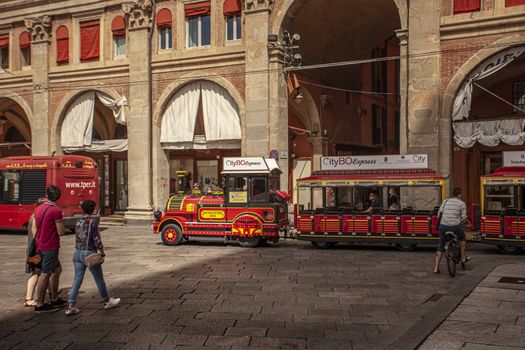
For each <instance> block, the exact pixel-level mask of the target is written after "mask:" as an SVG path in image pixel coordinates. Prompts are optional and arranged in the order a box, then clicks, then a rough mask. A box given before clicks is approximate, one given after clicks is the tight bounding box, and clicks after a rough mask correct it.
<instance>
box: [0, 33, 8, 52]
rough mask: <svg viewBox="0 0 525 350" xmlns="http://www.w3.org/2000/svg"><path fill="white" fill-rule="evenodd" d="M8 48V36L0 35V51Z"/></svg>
mask: <svg viewBox="0 0 525 350" xmlns="http://www.w3.org/2000/svg"><path fill="white" fill-rule="evenodd" d="M6 47H9V34H1V35H0V49H5V48H6Z"/></svg>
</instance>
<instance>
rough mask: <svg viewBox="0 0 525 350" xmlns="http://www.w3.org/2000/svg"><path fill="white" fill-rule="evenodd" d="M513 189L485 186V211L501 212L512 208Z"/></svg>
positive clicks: (510, 187)
mask: <svg viewBox="0 0 525 350" xmlns="http://www.w3.org/2000/svg"><path fill="white" fill-rule="evenodd" d="M514 206H515V205H514V187H512V186H487V187H486V189H485V207H486V209H487V210H496V211H497V210H502V209H505V208H508V207H514Z"/></svg>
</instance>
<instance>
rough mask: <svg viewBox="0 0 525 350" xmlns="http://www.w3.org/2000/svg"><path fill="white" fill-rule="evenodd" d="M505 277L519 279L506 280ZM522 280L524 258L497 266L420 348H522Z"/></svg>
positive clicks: (524, 317) (524, 306)
mask: <svg viewBox="0 0 525 350" xmlns="http://www.w3.org/2000/svg"><path fill="white" fill-rule="evenodd" d="M508 277H510V278H516V279H517V280H518V281H521V282H518V283H509V282H513V281H510V280H509V279H505V278H508ZM502 278H504V279H502ZM524 282H525V262H523V263H521V264H512V265H502V266H498V267H497V268H496V269H495V270H494V271H493V272H491V273H490V274H489V276H487V277H486V278H485V279H484V280H483V281H482V282H481V283H480V284H479V285H478V286H477V287H476V288H475V289H474V290H473V291H472V293H471V294H470V295H469V296H468V297H467V298H465V300H463V302H462V303H461V305H460V306H459V307H458V308H457V309H455V310H454V312H453V313H452V314H451V315H450V316H449V317H447V319H446V320H445V321H444V322H443V323H442V324H441V325H440V326H439V328H438V329H436V330H435V331H434V332H433V333H432V335H431V336H430V337H429V338H428V339H427V340H426V341H425V343H423V345H422V346H421V347H420V349H421V350H433V349H447V350H456V349H466V350H474V349H476V350H496V349H498V350H511V349H512V350H516V349H525V338H524V337H523V335H524V334H525V284H524Z"/></svg>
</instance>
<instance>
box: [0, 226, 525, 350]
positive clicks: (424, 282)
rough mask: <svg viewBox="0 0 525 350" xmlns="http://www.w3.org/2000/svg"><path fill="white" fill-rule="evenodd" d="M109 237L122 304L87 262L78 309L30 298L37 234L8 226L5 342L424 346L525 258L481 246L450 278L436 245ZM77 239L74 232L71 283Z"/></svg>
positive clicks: (140, 231)
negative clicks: (31, 245) (480, 287)
mask: <svg viewBox="0 0 525 350" xmlns="http://www.w3.org/2000/svg"><path fill="white" fill-rule="evenodd" d="M102 236H103V240H104V243H105V246H106V252H107V255H108V257H107V260H106V262H105V263H104V266H103V267H104V273H105V276H106V281H107V283H108V286H109V289H110V293H111V294H112V295H114V296H117V297H121V298H122V305H121V306H120V307H118V308H115V309H112V310H107V311H106V310H102V307H101V306H102V305H101V303H100V301H99V299H98V296H97V294H96V289H95V286H94V282H93V279H92V277H91V276H90V274H89V273H87V274H86V278H85V280H84V285H83V286H82V288H83V289H82V293H81V294H80V296H79V308H80V309H81V313H80V314H78V315H75V316H69V317H67V316H65V315H64V313H63V311H60V312H58V313H54V314H47V315H34V314H33V312H32V310H31V309H29V308H24V307H23V306H22V302H23V295H24V290H25V282H26V278H27V275H26V274H25V273H24V266H23V259H24V254H25V245H26V236H25V235H23V234H15V233H4V234H0V249H1V251H2V254H1V255H0V293H1V298H0V349H29V348H31V349H38V348H43V349H64V348H68V349H91V348H96V349H124V348H125V349H172V348H179V347H180V348H186V349H199V348H203V347H204V348H206V349H244V348H250V349H252V348H253V349H257V348H259V349H278V348H282V349H305V348H307V349H345V350H346V349H382V348H385V349H386V348H388V349H396V348H397V349H413V348H416V347H417V346H418V345H419V344H421V342H423V341H424V339H425V338H426V337H427V336H428V335H429V334H431V333H432V331H434V329H435V328H436V327H437V326H438V325H439V324H440V323H441V322H443V320H445V319H446V317H447V316H448V315H449V314H450V313H451V312H452V311H453V310H454V309H455V308H456V306H457V305H458V304H459V303H460V302H461V301H462V300H463V298H464V297H465V296H467V295H468V294H469V293H470V292H471V291H472V289H473V288H474V287H475V286H476V285H477V284H478V283H479V282H480V281H481V280H482V279H483V278H484V277H485V276H486V275H487V274H488V273H489V272H490V271H492V270H493V268H494V267H496V266H498V265H500V264H510V263H515V262H520V261H523V255H521V256H502V255H500V254H498V253H497V252H496V249H495V248H493V247H484V246H475V247H473V248H472V249H471V251H470V255H471V256H473V260H472V261H471V262H470V263H469V264H470V268H469V270H468V271H461V272H459V273H458V275H457V276H456V278H450V277H448V275H447V274H446V273H441V274H440V275H434V274H432V262H433V258H434V250H433V248H430V247H429V248H420V249H418V250H417V251H414V252H399V251H397V250H395V249H394V248H391V247H386V246H349V245H348V246H340V247H337V248H336V249H331V250H317V249H314V248H312V247H311V246H310V245H309V244H308V243H306V242H300V241H290V240H287V241H284V242H281V243H280V244H279V245H278V246H272V245H270V244H269V245H267V246H265V247H260V248H256V249H247V248H241V247H238V246H236V245H224V244H221V243H203V242H190V243H186V244H183V245H181V246H179V247H167V246H164V245H162V244H161V243H160V239H159V237H157V236H154V235H152V234H151V230H150V229H149V228H144V227H142V228H141V227H130V226H123V227H113V228H109V229H107V230H105V231H104V232H103V233H102ZM73 243H74V237H73V236H72V235H68V236H65V237H63V238H62V250H61V261H62V264H63V266H64V273H63V275H62V279H61V286H62V287H63V288H64V289H65V290H66V291H65V292H64V294H66V293H67V289H68V286H69V285H70V283H71V281H72V278H73V266H72V263H71V256H72V252H73ZM442 270H444V268H442ZM476 293H477V294H479V291H478V292H476ZM493 302H496V301H493ZM504 302H505V301H504V299H503V300H501V303H502V304H499V307H502V306H504V304H503V303H504ZM489 306H490V305H489ZM462 307H463V306H461V307H460V308H462ZM469 307H470V308H475V307H476V306H475V305H471V306H469ZM501 317H502V318H503V319H504V316H503V315H502V316H501ZM448 322H449V321H448V320H447V321H446V322H445V323H444V324H443V326H447V325H448ZM520 322H521V324H523V320H520ZM452 325H454V323H452ZM490 325H492V323H487V324H484V325H483V327H490ZM443 326H442V327H443ZM493 327H496V325H494V326H493ZM474 328H475V327H474ZM511 328H512V327H510V326H509V331H511V330H512V329H511ZM459 329H463V328H459ZM483 329H485V328H483ZM476 332H478V330H475V331H474V330H473V331H472V334H476ZM427 348H428V347H427Z"/></svg>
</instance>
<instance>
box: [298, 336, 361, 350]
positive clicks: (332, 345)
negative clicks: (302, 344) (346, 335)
mask: <svg viewBox="0 0 525 350" xmlns="http://www.w3.org/2000/svg"><path fill="white" fill-rule="evenodd" d="M307 348H308V349H309V350H310V349H314V350H325V349H326V350H332V349H333V350H338V349H340V350H352V349H353V347H352V342H351V341H348V340H347V341H345V340H331V339H318V338H308V341H307Z"/></svg>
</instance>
